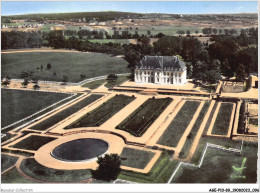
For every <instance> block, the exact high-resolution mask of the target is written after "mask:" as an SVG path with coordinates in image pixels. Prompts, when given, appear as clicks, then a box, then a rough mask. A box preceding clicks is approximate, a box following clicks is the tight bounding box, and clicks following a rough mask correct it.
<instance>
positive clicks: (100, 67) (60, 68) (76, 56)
mask: <svg viewBox="0 0 260 193" xmlns="http://www.w3.org/2000/svg"><path fill="white" fill-rule="evenodd" d="M48 61H49V62H50V64H51V68H50V69H48V70H46V65H47V63H48ZM104 64H105V65H104ZM127 64H128V63H127V62H126V61H125V60H124V59H122V58H118V57H112V56H109V55H107V54H101V53H82V52H52V50H50V52H30V51H29V50H28V52H24V53H9V54H2V71H1V74H2V77H6V76H7V75H8V76H10V77H12V78H22V77H21V73H22V72H29V71H33V72H34V73H33V76H35V77H37V78H38V79H39V80H46V81H58V82H62V81H63V76H64V75H65V76H67V77H68V82H80V81H82V80H83V79H88V78H93V77H98V76H105V75H107V74H112V73H115V74H121V73H127V72H128V71H129V70H128V69H127ZM41 65H42V66H43V68H44V69H43V70H41V69H39V70H36V69H37V67H38V68H40V67H41ZM81 75H83V76H81ZM82 77H83V78H82Z"/></svg>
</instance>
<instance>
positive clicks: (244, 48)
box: [2, 28, 258, 83]
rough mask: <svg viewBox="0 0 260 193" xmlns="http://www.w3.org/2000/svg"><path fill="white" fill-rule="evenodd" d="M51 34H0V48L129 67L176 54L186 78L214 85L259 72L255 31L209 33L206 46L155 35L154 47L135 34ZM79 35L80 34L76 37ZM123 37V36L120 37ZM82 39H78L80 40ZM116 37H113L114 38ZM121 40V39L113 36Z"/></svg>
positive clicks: (148, 40)
mask: <svg viewBox="0 0 260 193" xmlns="http://www.w3.org/2000/svg"><path fill="white" fill-rule="evenodd" d="M75 33H76V32H71V31H67V32H66V31H50V32H40V31H39V32H15V31H12V32H2V49H11V48H34V47H41V46H47V47H52V48H55V49H58V48H67V49H75V50H79V51H89V52H100V53H107V54H113V55H125V60H126V61H128V63H129V68H130V69H131V70H132V72H133V69H134V66H135V64H136V63H137V62H138V61H139V60H140V59H141V58H142V57H143V56H145V55H164V56H166V55H167V56H171V55H179V56H181V57H182V58H183V60H184V61H185V62H186V64H187V68H188V78H193V79H194V80H201V81H203V82H207V83H215V82H216V81H217V80H219V79H221V75H223V76H225V77H227V78H229V77H233V76H234V75H235V76H236V77H237V79H238V80H244V79H245V77H246V75H248V74H249V73H252V72H257V69H258V63H257V61H258V54H257V52H258V46H257V45H258V28H250V29H245V30H241V32H240V34H239V35H233V34H232V35H231V34H220V35H219V34H218V35H214V34H211V39H210V42H209V43H201V42H200V41H199V40H198V39H197V38H195V37H190V36H188V37H184V36H180V37H175V36H165V35H164V34H162V33H159V34H157V35H156V37H158V38H159V40H158V41H157V42H154V43H153V45H151V44H150V39H149V38H148V37H147V36H144V35H142V36H139V35H138V33H137V34H135V38H137V40H138V44H136V45H135V44H123V45H121V44H119V43H111V42H110V43H102V44H101V43H93V42H90V41H88V40H85V39H83V37H85V36H91V37H94V38H97V36H99V37H101V36H102V37H103V36H106V35H108V34H106V33H104V34H103V33H101V32H98V31H96V32H88V31H87V30H82V31H78V32H77V34H75ZM79 34H80V35H79ZM122 35H124V34H123V33H122V34H120V36H122ZM80 37H81V38H80ZM114 38H115V37H114ZM116 38H120V37H116Z"/></svg>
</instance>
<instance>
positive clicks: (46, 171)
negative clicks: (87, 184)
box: [20, 158, 91, 182]
mask: <svg viewBox="0 0 260 193" xmlns="http://www.w3.org/2000/svg"><path fill="white" fill-rule="evenodd" d="M20 169H21V170H22V171H23V172H24V173H25V174H26V175H28V176H31V177H33V178H36V179H39V180H46V181H49V182H76V181H80V180H85V179H88V178H90V177H91V173H90V170H87V169H84V170H57V169H52V168H47V167H45V166H43V165H41V164H39V163H38V162H37V161H36V160H35V159H34V158H27V159H24V160H23V161H22V163H21V166H20Z"/></svg>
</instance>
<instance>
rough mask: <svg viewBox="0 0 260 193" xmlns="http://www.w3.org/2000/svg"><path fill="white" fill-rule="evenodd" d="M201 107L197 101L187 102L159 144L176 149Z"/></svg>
mask: <svg viewBox="0 0 260 193" xmlns="http://www.w3.org/2000/svg"><path fill="white" fill-rule="evenodd" d="M199 105H200V102H197V101H186V102H185V103H184V105H183V107H182V108H181V109H180V111H179V112H178V114H177V115H176V116H175V118H174V119H173V121H172V122H171V123H170V125H169V126H168V127H167V129H166V130H165V131H164V133H163V134H162V136H161V137H160V138H159V140H158V141H157V143H158V144H160V145H165V146H169V147H176V146H177V145H178V143H179V140H180V139H181V137H182V135H183V133H184V132H185V130H186V128H187V127H188V125H189V123H190V121H191V119H192V117H193V116H194V114H195V112H196V110H197V108H198V107H199Z"/></svg>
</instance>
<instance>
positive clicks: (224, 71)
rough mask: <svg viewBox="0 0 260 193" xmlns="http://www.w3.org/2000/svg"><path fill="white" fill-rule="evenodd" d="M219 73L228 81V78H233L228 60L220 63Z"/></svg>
mask: <svg viewBox="0 0 260 193" xmlns="http://www.w3.org/2000/svg"><path fill="white" fill-rule="evenodd" d="M221 73H222V75H223V76H225V77H227V78H228V79H229V78H230V77H233V76H234V73H233V71H232V70H231V66H230V64H229V62H228V59H225V60H224V62H222V65H221Z"/></svg>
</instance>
